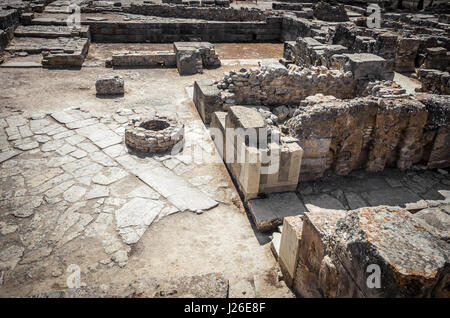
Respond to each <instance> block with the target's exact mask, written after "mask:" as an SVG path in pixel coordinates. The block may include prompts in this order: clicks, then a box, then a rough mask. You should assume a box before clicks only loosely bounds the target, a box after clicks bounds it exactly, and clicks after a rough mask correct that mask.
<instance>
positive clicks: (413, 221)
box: [282, 207, 449, 297]
mask: <svg viewBox="0 0 450 318" xmlns="http://www.w3.org/2000/svg"><path fill="white" fill-rule="evenodd" d="M426 214H427V213H424V215H426ZM282 244H283V243H282ZM448 244H449V243H448V242H447V241H446V238H445V236H443V235H442V232H441V231H440V230H439V229H437V228H435V227H433V226H430V225H428V224H427V223H426V222H424V221H422V220H421V218H420V216H419V217H415V216H413V215H411V214H410V213H409V212H408V211H406V210H402V209H399V208H397V209H396V208H389V207H378V208H361V209H358V210H353V211H349V212H340V213H326V212H307V213H305V215H304V224H303V230H302V239H301V243H300V257H299V263H298V267H297V273H296V277H295V282H294V287H295V289H296V290H297V291H298V292H299V293H300V294H301V295H303V296H307V297H308V296H316V297H448V290H446V289H445V285H446V284H447V283H448V280H449V277H448V270H447V267H448V260H449V254H448V248H449V247H448ZM312 246H314V248H311V247H312ZM404 251H408V252H407V253H406V254H405V253H404ZM374 267H377V268H379V269H380V275H379V276H378V277H377V278H378V279H379V282H380V285H379V287H377V288H372V286H371V283H373V282H374V279H373V276H371V274H373V273H374V270H373V268H374Z"/></svg>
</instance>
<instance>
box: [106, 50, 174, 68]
mask: <svg viewBox="0 0 450 318" xmlns="http://www.w3.org/2000/svg"><path fill="white" fill-rule="evenodd" d="M176 64H177V61H176V56H175V53H174V52H169V51H152V52H126V53H119V54H113V56H112V58H111V65H112V66H117V67H130V66H134V67H175V66H176Z"/></svg>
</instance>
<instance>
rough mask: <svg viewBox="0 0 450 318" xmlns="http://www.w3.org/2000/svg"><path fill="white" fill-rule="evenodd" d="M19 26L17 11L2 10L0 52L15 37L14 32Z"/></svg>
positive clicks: (0, 14)
mask: <svg viewBox="0 0 450 318" xmlns="http://www.w3.org/2000/svg"><path fill="white" fill-rule="evenodd" d="M18 25H19V13H18V12H17V10H13V9H10V10H2V9H0V52H1V51H3V49H4V48H5V47H6V46H7V45H8V43H9V41H10V40H11V39H12V38H13V36H14V30H15V29H16V27H17V26H18Z"/></svg>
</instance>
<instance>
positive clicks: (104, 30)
mask: <svg viewBox="0 0 450 318" xmlns="http://www.w3.org/2000/svg"><path fill="white" fill-rule="evenodd" d="M85 24H88V25H90V32H91V37H92V41H94V42H113V43H122V42H123V43H133V42H151V43H172V42H177V41H190V40H192V39H193V38H195V39H201V41H205V42H212V43H223V42H231V43H233V42H255V41H256V42H270V41H278V40H279V39H280V34H281V19H278V18H268V19H267V20H266V21H265V22H217V21H208V22H197V21H192V22H170V23H169V22H161V23H158V22H154V23H152V22H148V23H143V22H140V23H136V22H106V21H105V22H92V21H87V22H85Z"/></svg>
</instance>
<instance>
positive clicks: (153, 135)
mask: <svg viewBox="0 0 450 318" xmlns="http://www.w3.org/2000/svg"><path fill="white" fill-rule="evenodd" d="M183 137H184V124H182V123H180V122H178V121H177V120H176V119H174V118H166V117H160V116H155V117H153V118H147V119H144V120H141V119H140V118H139V119H133V120H132V121H131V123H130V124H129V125H128V126H127V127H126V128H125V143H126V145H127V146H129V147H131V148H133V149H136V150H139V151H142V152H150V153H157V152H165V151H168V150H170V149H172V147H173V146H174V145H175V144H177V143H178V142H180V141H182V140H183Z"/></svg>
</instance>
